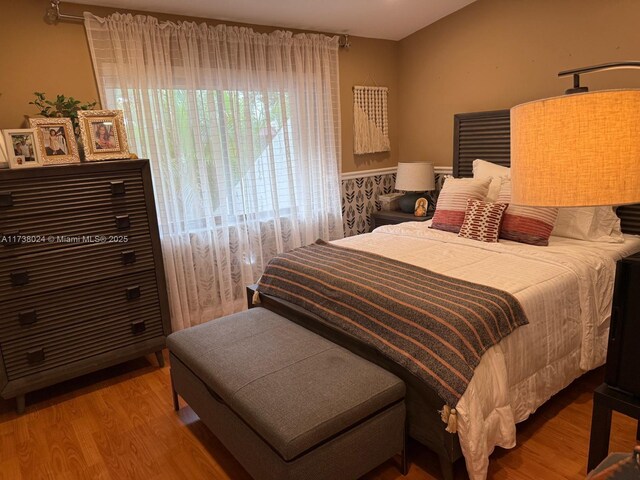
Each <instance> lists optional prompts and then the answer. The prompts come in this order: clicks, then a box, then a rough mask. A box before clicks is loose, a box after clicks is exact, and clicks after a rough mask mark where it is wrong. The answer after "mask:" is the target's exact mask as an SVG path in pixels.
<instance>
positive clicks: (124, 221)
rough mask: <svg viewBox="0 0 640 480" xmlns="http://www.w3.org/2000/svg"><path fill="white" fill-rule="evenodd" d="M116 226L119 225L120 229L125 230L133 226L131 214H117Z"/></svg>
mask: <svg viewBox="0 0 640 480" xmlns="http://www.w3.org/2000/svg"><path fill="white" fill-rule="evenodd" d="M116 227H118V230H125V229H127V228H129V227H131V220H130V219H129V215H116Z"/></svg>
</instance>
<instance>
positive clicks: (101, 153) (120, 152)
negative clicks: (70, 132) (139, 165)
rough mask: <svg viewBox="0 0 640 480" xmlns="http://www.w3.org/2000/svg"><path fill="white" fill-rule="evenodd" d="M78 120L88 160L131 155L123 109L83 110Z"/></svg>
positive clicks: (79, 113) (110, 158) (85, 157)
mask: <svg viewBox="0 0 640 480" xmlns="http://www.w3.org/2000/svg"><path fill="white" fill-rule="evenodd" d="M78 122H79V123H80V137H81V138H82V144H83V145H84V159H85V160H86V161H88V162H92V161H93V162H94V161H100V160H112V159H122V158H129V157H130V155H129V144H128V142H127V133H126V131H125V128H124V116H123V115H122V110H81V111H79V112H78Z"/></svg>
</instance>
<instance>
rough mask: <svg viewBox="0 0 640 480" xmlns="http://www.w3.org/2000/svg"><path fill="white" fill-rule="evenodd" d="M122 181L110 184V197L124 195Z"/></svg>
mask: <svg viewBox="0 0 640 480" xmlns="http://www.w3.org/2000/svg"><path fill="white" fill-rule="evenodd" d="M125 191H126V189H125V187H124V180H116V181H113V182H111V195H113V196H119V195H124V194H125Z"/></svg>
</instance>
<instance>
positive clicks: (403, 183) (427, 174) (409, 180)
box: [396, 162, 436, 213]
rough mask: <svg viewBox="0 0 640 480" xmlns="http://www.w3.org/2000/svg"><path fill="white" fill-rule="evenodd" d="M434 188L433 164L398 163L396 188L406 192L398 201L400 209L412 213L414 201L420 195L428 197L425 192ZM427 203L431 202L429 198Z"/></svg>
mask: <svg viewBox="0 0 640 480" xmlns="http://www.w3.org/2000/svg"><path fill="white" fill-rule="evenodd" d="M435 188H436V182H435V177H434V172H433V164H431V163H427V162H414V163H402V162H401V163H398V171H397V173H396V190H401V191H404V192H407V193H406V194H405V195H404V196H403V197H402V198H400V201H399V205H400V210H401V211H403V212H405V213H413V211H414V208H415V205H416V201H417V200H418V199H419V198H421V197H428V196H429V195H427V194H426V192H427V191H430V190H434V189H435ZM429 203H430V204H431V200H430V199H429Z"/></svg>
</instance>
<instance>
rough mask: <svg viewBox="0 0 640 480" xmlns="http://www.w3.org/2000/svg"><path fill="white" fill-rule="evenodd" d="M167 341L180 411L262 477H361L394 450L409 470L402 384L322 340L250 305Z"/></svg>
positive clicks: (262, 479) (261, 479) (263, 479)
mask: <svg viewBox="0 0 640 480" xmlns="http://www.w3.org/2000/svg"><path fill="white" fill-rule="evenodd" d="M167 345H168V347H169V351H170V360H171V380H172V385H173V395H174V406H175V408H176V410H177V409H178V408H179V405H178V395H180V396H181V397H182V398H184V399H185V400H186V401H187V403H188V404H189V406H190V407H191V408H192V409H193V410H194V411H195V413H196V414H197V415H198V416H199V417H200V419H201V420H202V421H203V422H204V423H205V424H206V425H207V426H208V427H209V428H210V429H211V431H212V432H213V433H214V434H215V435H216V436H217V437H218V439H219V440H220V441H221V442H222V443H223V444H224V445H225V447H226V448H227V449H228V450H229V451H230V452H231V453H232V454H233V455H234V456H235V457H236V459H237V460H238V461H239V462H240V463H241V464H242V465H243V466H244V468H245V469H246V470H247V471H248V472H249V473H250V474H251V475H252V476H253V477H254V478H256V479H257V480H269V479H273V480H286V479H304V480H310V479H341V480H346V479H350V478H354V479H355V478H358V477H360V476H362V475H363V474H365V473H366V472H368V471H369V470H371V469H373V468H375V467H376V466H378V465H380V464H381V463H383V462H384V461H386V460H388V459H389V458H391V457H392V456H394V455H395V454H396V453H402V458H403V461H402V463H403V469H404V468H405V467H404V465H405V462H404V439H405V405H404V394H405V386H404V383H403V382H402V381H401V380H400V379H399V378H397V377H396V376H394V375H393V374H391V373H389V372H387V371H386V370H384V369H382V368H380V367H378V366H376V365H374V364H372V363H370V362H367V361H366V360H364V359H362V358H360V357H358V356H357V355H354V354H352V353H351V352H349V351H348V350H345V349H344V348H342V347H339V346H337V345H335V344H333V343H331V342H329V341H327V340H325V339H324V338H323V337H320V336H318V335H316V334H315V333H312V332H310V331H308V330H306V329H304V328H302V327H301V326H299V325H297V324H295V323H293V322H290V321H288V320H286V319H285V318H283V317H281V316H279V315H277V314H275V313H273V312H270V311H269V310H265V309H263V308H252V309H250V310H248V311H245V312H241V313H238V314H235V315H230V316H228V317H225V318H221V319H218V320H213V321H211V322H208V323H205V324H202V325H198V326H196V327H193V328H189V329H186V330H182V331H179V332H176V333H174V334H172V335H170V336H169V337H168V339H167ZM403 473H404V472H403Z"/></svg>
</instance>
